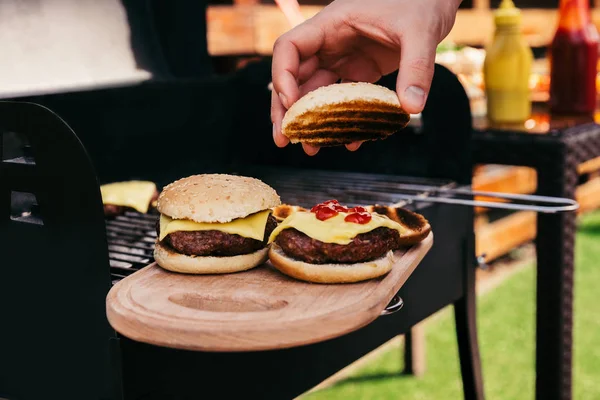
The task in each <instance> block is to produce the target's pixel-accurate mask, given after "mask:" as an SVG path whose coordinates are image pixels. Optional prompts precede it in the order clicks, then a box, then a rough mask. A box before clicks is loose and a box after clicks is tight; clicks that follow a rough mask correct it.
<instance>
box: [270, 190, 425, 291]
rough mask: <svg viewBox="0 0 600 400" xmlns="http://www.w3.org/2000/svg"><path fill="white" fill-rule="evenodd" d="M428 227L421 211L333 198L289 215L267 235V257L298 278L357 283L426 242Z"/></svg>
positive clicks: (313, 280) (375, 274)
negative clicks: (405, 250)
mask: <svg viewBox="0 0 600 400" xmlns="http://www.w3.org/2000/svg"><path fill="white" fill-rule="evenodd" d="M371 210H373V212H371ZM380 212H385V213H389V214H390V215H391V216H393V218H394V219H395V220H394V219H392V218H390V217H388V216H387V215H384V214H381V213H380ZM401 222H402V223H401ZM430 231H431V227H430V225H429V223H428V222H427V220H426V219H425V218H423V216H421V215H419V214H416V213H413V212H410V211H408V210H405V209H401V208H400V209H399V208H391V207H383V206H374V207H373V206H371V207H368V208H365V207H353V208H347V207H344V206H342V205H341V204H339V203H338V202H337V201H336V200H329V201H326V202H324V203H321V204H318V205H316V206H314V207H313V208H312V209H311V210H310V211H308V210H305V211H301V210H298V211H294V212H292V213H291V214H290V215H289V216H287V217H286V218H285V219H284V220H283V222H281V223H280V224H279V226H278V227H277V228H275V230H274V231H273V232H272V233H271V235H270V237H269V242H270V243H272V244H271V249H270V251H269V258H270V260H271V263H272V264H273V265H274V266H275V267H276V268H277V269H278V270H280V271H281V272H283V273H284V274H286V275H289V276H291V277H293V278H296V279H300V280H304V281H309V282H318V283H345V282H359V281H363V280H367V279H372V278H376V277H379V276H382V275H385V274H387V273H388V272H389V271H390V270H391V269H392V267H393V265H394V262H395V257H394V251H395V250H398V249H399V248H400V247H402V246H407V245H412V244H416V243H418V242H420V241H422V240H423V239H424V238H425V237H427V235H428V234H429V232H430Z"/></svg>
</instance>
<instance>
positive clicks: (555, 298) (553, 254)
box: [536, 151, 577, 400]
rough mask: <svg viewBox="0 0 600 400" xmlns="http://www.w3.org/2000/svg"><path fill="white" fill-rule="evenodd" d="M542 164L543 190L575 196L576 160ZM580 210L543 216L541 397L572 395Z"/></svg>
mask: <svg viewBox="0 0 600 400" xmlns="http://www.w3.org/2000/svg"><path fill="white" fill-rule="evenodd" d="M564 153H566V154H565V155H564V158H563V159H564V160H565V161H564V162H563V163H555V164H554V166H544V167H543V168H539V169H538V185H539V189H540V192H541V193H542V194H547V195H551V196H561V197H570V198H574V195H575V189H576V184H577V173H576V171H577V168H576V165H573V166H571V165H566V164H567V160H568V151H565V152H564ZM575 220H576V215H575V213H566V214H561V215H542V214H541V215H538V226H537V231H538V235H537V240H536V251H537V265H538V267H537V315H536V371H537V374H536V399H539V400H542V399H543V400H554V399H557V400H558V399H560V400H570V399H571V398H572V387H571V385H572V383H571V380H572V370H571V368H572V367H571V364H572V344H573V343H572V341H573V338H572V328H573V273H574V263H573V261H574V245H575V230H576V227H575Z"/></svg>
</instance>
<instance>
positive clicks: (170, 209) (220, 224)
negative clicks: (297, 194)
mask: <svg viewBox="0 0 600 400" xmlns="http://www.w3.org/2000/svg"><path fill="white" fill-rule="evenodd" d="M279 204H281V201H280V198H279V196H278V195H277V193H276V192H275V190H274V189H273V188H271V187H270V186H268V185H267V184H265V183H264V182H262V181H260V180H258V179H255V178H248V177H242V176H235V175H224V174H205V175H194V176H190V177H187V178H183V179H180V180H178V181H175V182H173V183H171V184H169V185H167V186H166V187H165V188H164V190H163V191H162V192H161V194H160V196H159V197H158V201H157V208H158V211H159V212H160V220H159V226H158V239H157V242H156V246H155V251H154V258H155V260H156V262H157V263H158V265H160V266H161V267H163V268H164V269H167V270H171V271H175V272H183V273H194V274H215V273H229V272H237V271H244V270H247V269H250V268H254V267H256V266H258V265H260V264H262V263H263V262H264V261H266V259H267V258H268V247H267V239H268V237H269V235H270V234H271V232H272V231H273V229H275V227H276V226H277V222H276V220H275V218H274V217H273V216H272V215H271V208H272V207H275V206H278V205H279Z"/></svg>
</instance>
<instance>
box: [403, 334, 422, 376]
mask: <svg viewBox="0 0 600 400" xmlns="http://www.w3.org/2000/svg"><path fill="white" fill-rule="evenodd" d="M425 348H426V342H425V329H424V328H423V323H419V324H417V325H415V326H413V327H412V328H411V330H410V331H409V332H408V333H406V335H404V373H405V374H407V375H414V376H417V377H419V376H423V375H424V374H425V370H426V367H427V359H426V355H425Z"/></svg>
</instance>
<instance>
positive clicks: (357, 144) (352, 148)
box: [346, 142, 363, 151]
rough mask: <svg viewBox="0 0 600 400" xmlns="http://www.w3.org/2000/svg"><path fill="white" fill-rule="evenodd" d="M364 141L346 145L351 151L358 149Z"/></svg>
mask: <svg viewBox="0 0 600 400" xmlns="http://www.w3.org/2000/svg"><path fill="white" fill-rule="evenodd" d="M361 144H363V142H354V143H350V144H347V145H346V148H347V149H348V150H350V151H356V150H358V148H359V147H360V145H361Z"/></svg>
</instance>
